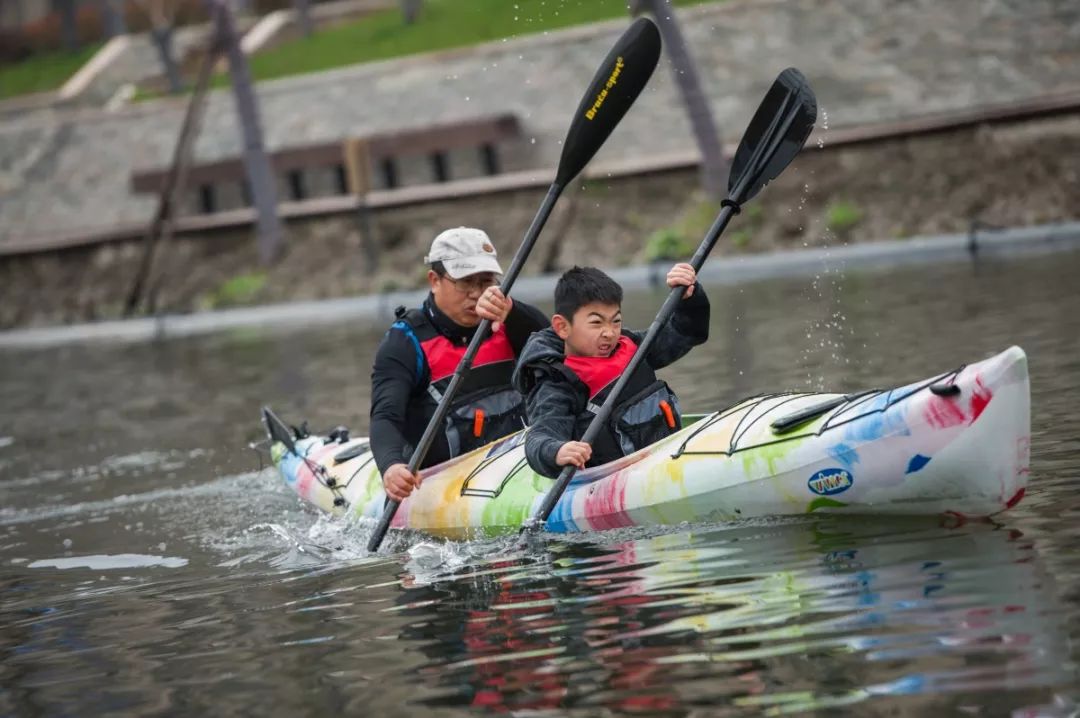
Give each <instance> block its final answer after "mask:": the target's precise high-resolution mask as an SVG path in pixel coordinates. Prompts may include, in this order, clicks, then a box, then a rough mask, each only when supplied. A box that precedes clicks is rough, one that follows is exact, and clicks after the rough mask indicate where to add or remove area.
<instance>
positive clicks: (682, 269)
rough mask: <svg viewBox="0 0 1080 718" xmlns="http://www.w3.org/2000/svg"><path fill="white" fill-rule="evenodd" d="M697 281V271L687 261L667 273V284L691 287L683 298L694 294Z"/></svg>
mask: <svg viewBox="0 0 1080 718" xmlns="http://www.w3.org/2000/svg"><path fill="white" fill-rule="evenodd" d="M696 282H697V273H696V272H695V271H694V268H693V267H691V266H690V265H689V264H687V263H686V262H680V263H679V264H676V265H675V266H674V267H672V268H671V271H670V272H668V273H667V285H668V286H669V287H671V288H672V289H674V288H675V287H689V289H687V290H686V292H685V293H684V294H683V296H682V298H683V299H689V298H690V297H692V296H693V295H694V284H695V283H696Z"/></svg>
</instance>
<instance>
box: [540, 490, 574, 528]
mask: <svg viewBox="0 0 1080 718" xmlns="http://www.w3.org/2000/svg"><path fill="white" fill-rule="evenodd" d="M573 505H574V494H573V493H572V492H571V491H570V490H569V489H567V491H566V493H565V494H563V496H562V498H561V499H559V503H557V504H555V508H554V509H552V510H551V515H550V516H548V520H547V523H545V524H544V530H546V531H550V532H552V533H557V534H564V533H570V532H576V531H580V529H579V528H578V525H577V523H576V522H575V521H574V517H573V516H572V514H571V507H572V506H573Z"/></svg>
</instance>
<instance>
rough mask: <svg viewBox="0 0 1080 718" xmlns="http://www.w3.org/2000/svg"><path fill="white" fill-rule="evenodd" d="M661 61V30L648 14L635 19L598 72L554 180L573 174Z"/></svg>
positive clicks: (560, 181)
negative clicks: (647, 16) (646, 16)
mask: <svg viewBox="0 0 1080 718" xmlns="http://www.w3.org/2000/svg"><path fill="white" fill-rule="evenodd" d="M659 60H660V31H659V30H657V29H656V25H654V24H653V21H652V20H649V19H648V18H644V17H643V18H638V19H637V20H635V21H634V24H633V25H631V26H630V27H629V28H628V29H627V31H626V32H624V33H623V36H622V37H620V38H619V41H618V42H616V43H615V46H614V47H613V48H611V52H609V53H608V56H607V57H606V58H605V59H604V62H603V64H601V65H600V69H599V70H597V71H596V76H595V77H594V78H593V81H592V83H591V84H590V85H589V89H588V90H586V91H585V96H584V97H582V98H581V104H580V105H578V108H577V112H575V113H574V119H573V121H572V122H571V123H570V130H569V131H568V132H567V133H566V141H565V142H564V143H563V151H562V157H561V158H560V159H559V171H558V173H557V174H556V177H555V183H556V184H557V185H559V186H560V187H565V186H566V184H567V183H568V182H569V181H570V180H572V179H574V177H576V176H577V174H578V173H579V172H581V170H582V168H584V167H585V165H586V164H587V163H588V162H589V160H591V159H592V157H593V155H595V154H596V151H597V150H599V149H600V146H601V145H603V144H604V140H606V139H607V138H608V135H610V134H611V131H612V130H614V129H615V126H616V125H618V124H619V121H620V120H621V119H622V118H623V115H625V114H626V111H627V110H629V109H630V106H631V105H633V104H634V100H636V99H637V97H638V95H640V94H641V90H642V89H644V87H645V84H646V83H647V82H648V81H649V78H650V77H652V73H653V70H655V69H656V63H657V62H659Z"/></svg>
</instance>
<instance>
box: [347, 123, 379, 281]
mask: <svg viewBox="0 0 1080 718" xmlns="http://www.w3.org/2000/svg"><path fill="white" fill-rule="evenodd" d="M342 155H343V158H344V161H345V180H346V183H347V185H348V189H349V194H351V195H352V196H354V197H356V221H357V226H358V228H359V230H360V249H361V250H362V251H363V253H364V259H365V260H367V265H368V274H374V273H375V272H376V271H377V270H378V269H379V251H378V248H377V247H376V239H375V227H374V224H373V223H372V221H371V208H370V207H369V206H368V202H367V194H368V192H370V191H371V151H370V148H369V147H368V143H367V141H366V140H363V139H360V138H357V137H350V138H349V139H347V140H345V142H344V143H343V144H342Z"/></svg>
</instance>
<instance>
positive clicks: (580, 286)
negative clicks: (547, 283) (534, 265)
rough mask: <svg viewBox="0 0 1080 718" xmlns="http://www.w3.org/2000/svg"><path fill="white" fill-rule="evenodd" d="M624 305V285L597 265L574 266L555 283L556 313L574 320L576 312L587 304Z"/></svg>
mask: <svg viewBox="0 0 1080 718" xmlns="http://www.w3.org/2000/svg"><path fill="white" fill-rule="evenodd" d="M592 302H600V303H601V304H615V305H620V306H621V305H622V287H620V286H619V285H618V283H617V282H616V281H615V280H614V279H612V278H611V277H609V276H608V275H606V274H604V273H603V272H601V271H600V270H599V269H597V268H596V267H574V268H573V269H570V270H567V271H566V273H565V274H563V275H562V276H561V277H559V283H558V284H556V285H555V313H556V314H561V315H563V316H564V317H566V318H567V319H568V320H571V321H572V320H573V318H574V312H576V311H577V310H578V309H581V308H582V307H583V306H585V305H586V304H591V303H592Z"/></svg>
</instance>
